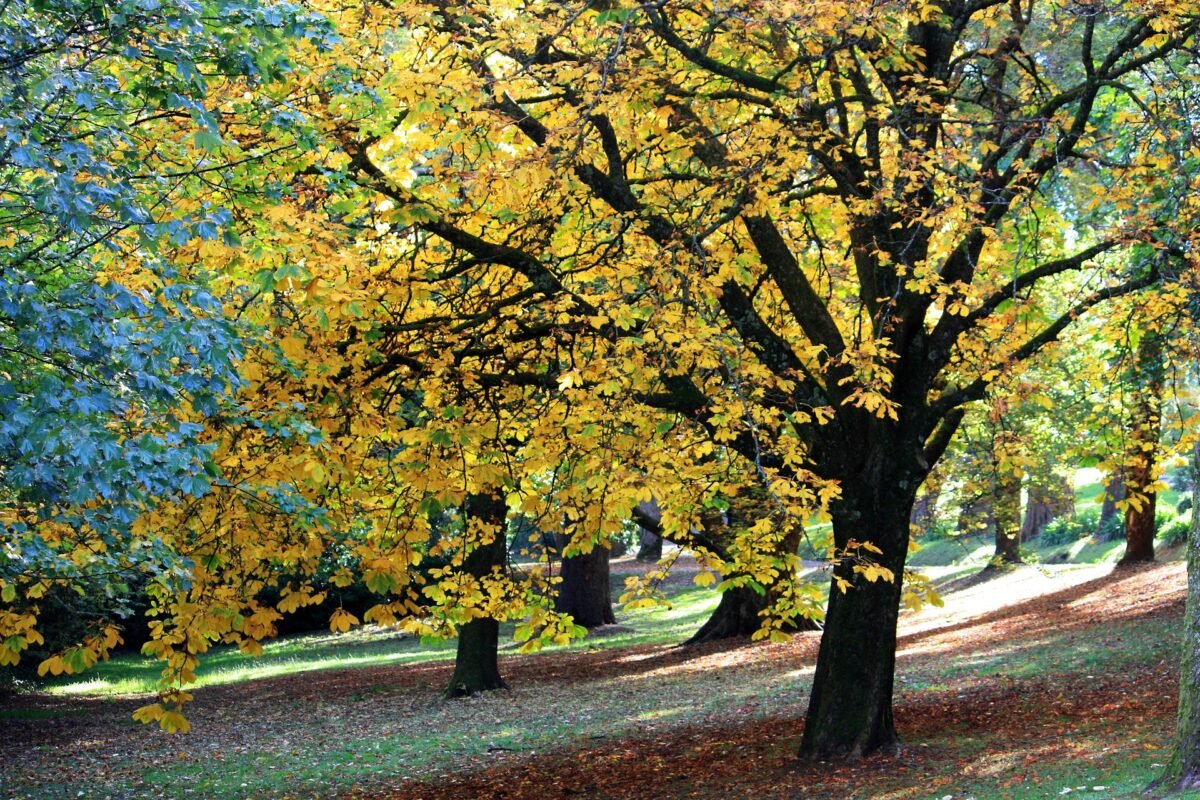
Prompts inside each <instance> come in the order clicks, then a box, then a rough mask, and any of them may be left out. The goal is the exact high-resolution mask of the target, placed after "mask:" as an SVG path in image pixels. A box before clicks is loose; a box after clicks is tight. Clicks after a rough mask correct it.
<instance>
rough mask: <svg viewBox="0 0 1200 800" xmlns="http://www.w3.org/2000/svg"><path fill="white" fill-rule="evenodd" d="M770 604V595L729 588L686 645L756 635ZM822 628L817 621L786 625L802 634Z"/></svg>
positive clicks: (747, 589) (740, 588) (800, 620)
mask: <svg viewBox="0 0 1200 800" xmlns="http://www.w3.org/2000/svg"><path fill="white" fill-rule="evenodd" d="M770 603H771V597H770V595H769V594H768V593H760V592H756V591H755V590H754V589H752V588H750V587H749V586H737V587H735V588H732V589H726V590H725V591H724V592H722V593H721V602H720V603H718V604H717V607H716V608H715V609H714V610H713V613H712V615H711V616H710V617H709V618H708V621H706V622H705V623H704V624H703V625H702V626H700V630H698V631H696V632H695V633H694V634H692V637H691V638H690V639H688V640H687V641H686V642H684V644H685V645H695V644H703V643H704V642H716V641H719V640H721V639H736V638H740V637H748V636H752V635H754V632H755V631H757V630H758V629H759V628H761V627H762V624H763V614H762V612H763V611H765V610H766V609H767V607H768V606H769V605H770ZM820 627H821V626H820V625H818V624H817V623H816V622H815V621H814V620H811V619H808V618H806V617H800V618H797V619H795V620H792V621H791V622H789V623H788V624H786V625H785V626H784V628H783V630H785V631H787V632H789V633H799V632H801V631H815V630H819V629H820Z"/></svg>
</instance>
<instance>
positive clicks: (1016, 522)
mask: <svg viewBox="0 0 1200 800" xmlns="http://www.w3.org/2000/svg"><path fill="white" fill-rule="evenodd" d="M995 486H996V488H995V502H994V503H993V506H992V508H993V509H994V513H993V516H992V519H993V521H994V524H995V533H996V552H995V553H994V554H993V555H992V561H991V565H997V566H998V565H1003V564H1021V563H1024V562H1023V561H1022V559H1021V476H1020V475H1017V474H1016V473H1014V472H1013V471H1012V470H1011V469H1007V468H1003V467H1001V466H999V465H997V468H996V485H995Z"/></svg>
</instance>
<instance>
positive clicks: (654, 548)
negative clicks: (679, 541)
mask: <svg viewBox="0 0 1200 800" xmlns="http://www.w3.org/2000/svg"><path fill="white" fill-rule="evenodd" d="M638 545H639V546H638V552H637V560H638V561H642V562H653V561H658V560H659V559H660V558H662V552H663V540H662V537H661V536H659V535H658V534H657V533H653V532H652V531H648V530H646V529H645V528H642V531H641V534H640V536H639V542H638Z"/></svg>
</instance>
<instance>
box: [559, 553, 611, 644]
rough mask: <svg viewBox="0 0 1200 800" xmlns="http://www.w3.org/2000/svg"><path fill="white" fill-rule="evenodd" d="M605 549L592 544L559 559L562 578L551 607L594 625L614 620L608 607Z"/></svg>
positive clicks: (580, 621) (608, 594)
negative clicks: (583, 550) (588, 548)
mask: <svg viewBox="0 0 1200 800" xmlns="http://www.w3.org/2000/svg"><path fill="white" fill-rule="evenodd" d="M608 556H609V550H608V548H607V547H605V546H603V545H596V546H595V547H593V548H592V550H591V552H588V553H580V554H578V555H573V556H568V557H567V558H564V559H563V562H562V582H561V583H560V584H559V585H558V598H557V599H556V600H555V602H554V607H555V609H556V610H557V611H559V612H560V613H565V614H570V615H571V616H572V617H574V618H575V624H576V625H582V626H583V627H585V628H588V629H591V628H598V627H600V626H601V625H614V624H616V622H617V618H616V615H614V614H613V607H612V585H611V583H610V580H609V570H608Z"/></svg>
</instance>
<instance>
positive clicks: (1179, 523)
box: [1158, 511, 1192, 547]
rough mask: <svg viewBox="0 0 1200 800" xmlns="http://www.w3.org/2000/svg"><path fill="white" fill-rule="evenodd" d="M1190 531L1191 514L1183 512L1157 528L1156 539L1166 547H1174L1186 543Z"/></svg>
mask: <svg viewBox="0 0 1200 800" xmlns="http://www.w3.org/2000/svg"><path fill="white" fill-rule="evenodd" d="M1191 529H1192V512H1191V511H1185V512H1184V513H1182V514H1180V515H1179V516H1178V517H1175V518H1174V519H1172V520H1171V521H1170V522H1168V523H1167V524H1166V525H1164V526H1163V527H1161V528H1159V531H1158V538H1159V540H1160V541H1161V542H1162V543H1163V545H1165V546H1166V547H1175V546H1176V545H1181V544H1183V543H1184V542H1186V541H1187V538H1188V533H1190V532H1191Z"/></svg>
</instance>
